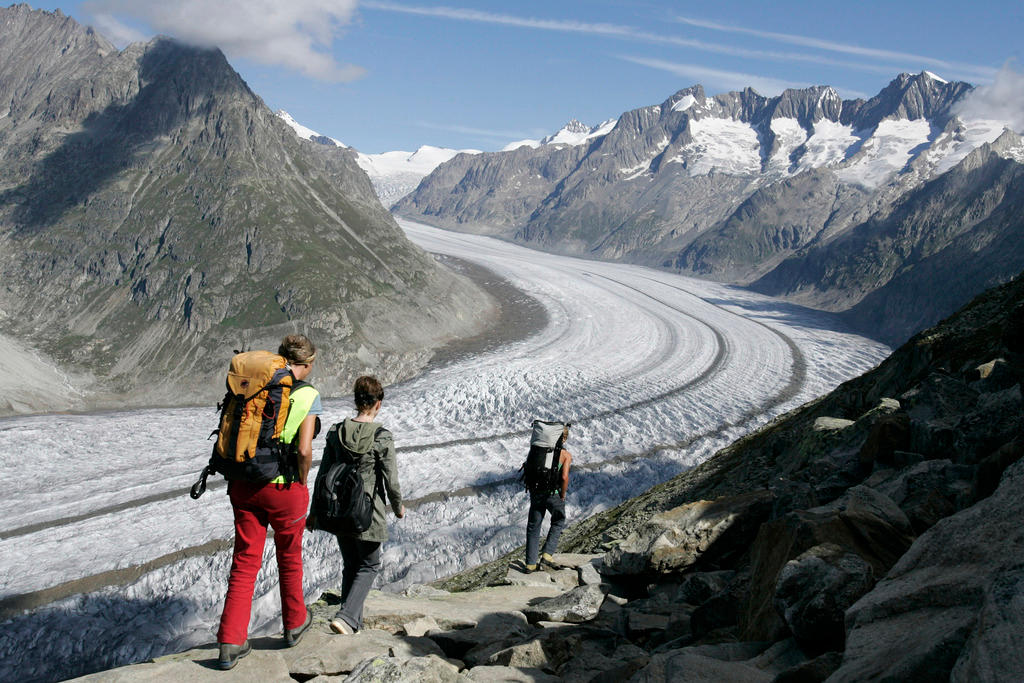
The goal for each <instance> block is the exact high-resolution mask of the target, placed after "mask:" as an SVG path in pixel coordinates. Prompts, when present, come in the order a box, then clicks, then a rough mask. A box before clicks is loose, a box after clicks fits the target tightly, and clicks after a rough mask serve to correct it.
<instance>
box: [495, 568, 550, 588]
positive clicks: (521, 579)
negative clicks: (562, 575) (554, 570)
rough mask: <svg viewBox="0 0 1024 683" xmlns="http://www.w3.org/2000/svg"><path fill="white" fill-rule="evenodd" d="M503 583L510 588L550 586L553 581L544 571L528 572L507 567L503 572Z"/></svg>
mask: <svg viewBox="0 0 1024 683" xmlns="http://www.w3.org/2000/svg"><path fill="white" fill-rule="evenodd" d="M505 583H506V584H507V585H510V586H551V585H552V584H554V583H555V579H554V578H553V577H552V576H551V574H549V573H548V572H546V571H535V572H528V571H525V570H524V569H520V568H519V567H517V566H514V565H509V568H508V571H507V572H505Z"/></svg>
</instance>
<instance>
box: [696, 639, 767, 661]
mask: <svg viewBox="0 0 1024 683" xmlns="http://www.w3.org/2000/svg"><path fill="white" fill-rule="evenodd" d="M770 645H771V643H713V644H708V645H694V646H692V647H688V648H686V651H687V652H690V653H693V654H695V655H700V656H701V657H710V658H711V659H717V660H720V661H723V662H743V661H746V660H748V659H753V658H755V657H757V656H758V655H760V654H761V653H763V652H764V651H765V650H767V649H768V647H769V646H770Z"/></svg>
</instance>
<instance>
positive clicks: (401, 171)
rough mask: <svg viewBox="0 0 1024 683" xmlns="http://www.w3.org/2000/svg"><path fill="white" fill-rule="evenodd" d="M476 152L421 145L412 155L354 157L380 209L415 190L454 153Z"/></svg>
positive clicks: (474, 151)
mask: <svg viewBox="0 0 1024 683" xmlns="http://www.w3.org/2000/svg"><path fill="white" fill-rule="evenodd" d="M480 153H481V152H480V150H477V149H448V148H446V147H434V146H432V145H423V146H421V147H420V148H419V149H417V150H416V151H415V152H404V151H401V150H398V151H394V152H382V153H381V154H363V153H362V152H360V153H358V154H357V155H356V163H357V164H359V167H360V168H362V169H363V170H364V171H366V175H368V176H370V182H371V183H373V189H374V190H376V192H377V196H378V197H380V200H381V202H382V203H383V204H384V206H391V205H392V204H394V203H395V202H397V201H398V200H399V199H401V198H402V197H404V196H405V195H407V194H409V193H410V192H412V191H413V190H415V189H416V186H417V185H419V183H420V181H421V180H423V177H424V176H426V175H429V174H430V173H431V172H432V171H433V170H434V169H435V168H437V167H438V166H440V165H441V164H443V163H444V162H446V161H448V160H449V159H452V158H453V157H455V156H456V155H458V154H480Z"/></svg>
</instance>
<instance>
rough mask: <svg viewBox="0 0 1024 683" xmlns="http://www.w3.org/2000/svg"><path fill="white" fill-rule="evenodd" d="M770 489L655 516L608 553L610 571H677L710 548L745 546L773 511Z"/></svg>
mask: <svg viewBox="0 0 1024 683" xmlns="http://www.w3.org/2000/svg"><path fill="white" fill-rule="evenodd" d="M771 504H772V496H771V494H770V493H769V492H767V491H755V492H753V493H747V494H742V495H738V496H725V497H722V498H717V499H715V500H713V501H707V500H699V501H696V502H694V503H687V504H686V505H681V506H679V507H677V508H673V509H671V510H668V511H666V512H662V513H660V514H657V515H654V516H653V517H651V518H650V519H649V520H648V521H647V522H646V523H645V524H643V525H642V526H641V527H640V528H638V529H637V530H636V531H634V532H633V533H631V534H630V535H629V537H627V538H626V539H625V540H624V541H623V542H622V543H620V544H618V545H617V546H615V547H614V548H613V549H612V550H610V551H609V552H608V553H607V554H606V555H605V558H604V569H603V572H602V573H604V574H606V575H607V574H644V573H648V572H653V573H663V574H665V573H674V572H682V571H683V570H685V569H687V568H689V567H691V566H693V565H694V564H695V563H696V562H697V561H698V560H699V559H700V558H701V557H702V556H703V555H705V553H708V554H710V555H712V556H713V557H716V558H721V557H724V556H728V555H731V554H734V553H735V552H737V551H742V550H745V549H746V548H747V546H748V545H749V544H750V541H751V539H752V538H753V537H754V535H755V534H756V533H757V528H758V526H759V525H760V524H761V523H762V522H763V521H764V520H766V519H767V518H768V515H769V514H770V513H771Z"/></svg>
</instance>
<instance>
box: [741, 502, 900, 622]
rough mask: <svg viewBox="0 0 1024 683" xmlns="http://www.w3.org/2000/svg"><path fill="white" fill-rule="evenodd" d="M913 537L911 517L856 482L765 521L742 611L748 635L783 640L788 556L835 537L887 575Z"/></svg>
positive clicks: (754, 550)
mask: <svg viewBox="0 0 1024 683" xmlns="http://www.w3.org/2000/svg"><path fill="white" fill-rule="evenodd" d="M912 540H913V531H912V529H911V527H910V522H909V520H907V517H906V515H905V514H903V512H902V511H901V510H900V509H899V508H898V507H897V506H896V504H895V503H893V502H892V500H890V499H889V498H887V497H886V496H884V495H882V494H881V493H879V492H877V491H875V490H874V489H871V488H869V487H867V486H856V487H854V488H852V489H850V490H849V491H847V492H846V494H844V495H843V496H841V497H840V498H838V499H836V500H835V501H833V502H832V503H829V504H828V505H825V506H821V507H817V508H812V509H810V510H801V511H796V512H791V513H789V514H787V515H785V516H784V517H782V518H780V519H776V520H772V521H771V522H768V523H767V524H765V525H763V526H762V527H761V530H760V531H759V532H758V535H757V539H756V540H755V542H754V546H753V548H752V551H751V552H752V559H751V562H752V568H751V574H752V579H751V583H750V599H749V602H748V603H747V606H746V608H745V609H744V610H743V614H742V616H741V620H740V621H741V626H742V637H743V639H744V640H754V641H758V640H770V641H774V640H779V639H780V638H782V637H785V635H786V634H787V631H788V628H787V627H786V626H785V623H784V622H783V621H782V619H781V618H780V617H779V616H778V613H777V612H776V611H775V607H774V600H775V586H776V584H777V583H778V577H779V573H780V572H781V571H782V568H783V567H784V566H785V565H786V563H787V562H789V561H790V560H792V559H794V558H796V557H797V556H799V555H800V554H802V553H804V552H805V551H807V550H809V549H810V548H813V547H814V546H816V545H822V544H825V543H831V544H834V545H837V546H839V547H841V548H843V549H845V550H848V551H850V552H852V553H855V554H857V555H859V556H860V557H862V558H863V559H864V560H866V561H867V563H868V564H869V565H871V568H872V570H873V571H874V575H875V576H884V575H885V573H886V572H887V571H888V570H889V568H890V567H892V566H893V565H894V564H895V563H896V561H897V560H898V559H899V558H900V557H901V556H902V555H903V553H904V552H906V550H907V548H909V547H910V543H911V541H912Z"/></svg>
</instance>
